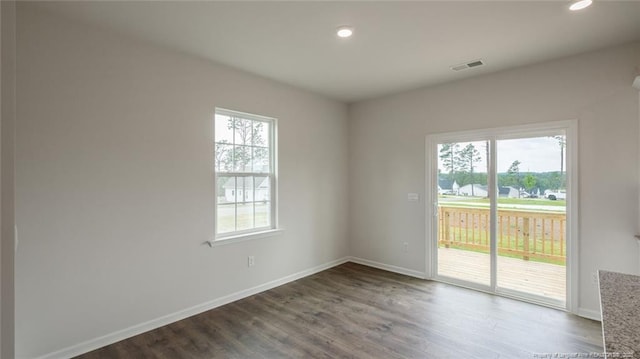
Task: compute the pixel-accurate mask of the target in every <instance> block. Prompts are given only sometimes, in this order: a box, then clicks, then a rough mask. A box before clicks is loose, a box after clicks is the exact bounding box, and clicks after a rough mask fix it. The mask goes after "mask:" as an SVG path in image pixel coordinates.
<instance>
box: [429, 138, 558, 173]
mask: <svg viewBox="0 0 640 359" xmlns="http://www.w3.org/2000/svg"><path fill="white" fill-rule="evenodd" d="M471 143H473V145H474V146H475V147H476V149H477V150H478V151H479V152H480V155H481V157H482V160H481V161H479V162H478V164H477V166H476V165H474V172H476V173H481V172H484V173H486V172H487V162H486V148H485V141H478V142H471ZM467 144H469V142H460V149H462V148H464V147H465V146H466V145H467ZM497 147H498V173H503V172H507V170H508V169H509V167H510V166H511V164H512V163H513V161H516V160H518V161H520V172H551V171H560V145H559V144H558V140H556V139H555V138H552V137H532V138H523V139H515V140H498V141H497ZM439 149H440V148H438V150H439ZM565 158H566V157H565ZM565 163H566V162H565ZM438 166H439V168H440V169H441V170H442V171H443V172H448V170H445V169H444V167H443V166H442V161H438ZM565 167H566V164H565Z"/></svg>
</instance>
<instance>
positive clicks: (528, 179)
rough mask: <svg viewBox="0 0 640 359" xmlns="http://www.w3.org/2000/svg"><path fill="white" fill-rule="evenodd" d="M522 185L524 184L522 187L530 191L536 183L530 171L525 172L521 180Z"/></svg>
mask: <svg viewBox="0 0 640 359" xmlns="http://www.w3.org/2000/svg"><path fill="white" fill-rule="evenodd" d="M522 185H523V186H524V189H526V190H527V191H531V189H532V188H533V187H534V186H535V185H536V177H535V176H534V175H532V174H531V173H529V174H527V175H526V176H524V179H523V180H522Z"/></svg>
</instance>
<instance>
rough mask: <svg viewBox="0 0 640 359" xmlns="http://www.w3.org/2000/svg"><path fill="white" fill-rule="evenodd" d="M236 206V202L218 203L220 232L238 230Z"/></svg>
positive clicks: (218, 229)
mask: <svg viewBox="0 0 640 359" xmlns="http://www.w3.org/2000/svg"><path fill="white" fill-rule="evenodd" d="M235 207H236V204H235V203H226V204H219V205H218V228H217V231H218V233H228V232H233V231H235V230H236V210H235Z"/></svg>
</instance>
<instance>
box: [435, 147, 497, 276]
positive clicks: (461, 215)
mask: <svg viewBox="0 0 640 359" xmlns="http://www.w3.org/2000/svg"><path fill="white" fill-rule="evenodd" d="M488 153H489V142H488V141H473V142H457V143H439V144H438V145H437V155H438V196H437V198H438V200H437V211H438V213H437V218H438V220H437V227H438V228H437V236H438V245H437V251H438V252H437V263H438V265H437V275H438V276H442V277H446V278H450V279H453V280H455V281H462V282H465V283H471V284H475V285H480V286H483V287H485V286H486V287H488V286H490V285H491V256H490V241H491V239H490V227H491V226H490V224H491V215H490V211H489V189H488V186H487V179H488V177H487V173H488Z"/></svg>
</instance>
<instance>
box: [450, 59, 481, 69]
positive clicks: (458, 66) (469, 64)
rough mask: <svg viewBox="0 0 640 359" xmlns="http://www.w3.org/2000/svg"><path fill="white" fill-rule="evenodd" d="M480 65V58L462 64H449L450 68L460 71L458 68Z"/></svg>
mask: <svg viewBox="0 0 640 359" xmlns="http://www.w3.org/2000/svg"><path fill="white" fill-rule="evenodd" d="M482 65H484V62H483V61H482V60H473V61H469V62H467V63H464V64H459V65H454V66H451V70H453V71H460V70H466V69H470V68H473V67H478V66H482Z"/></svg>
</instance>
